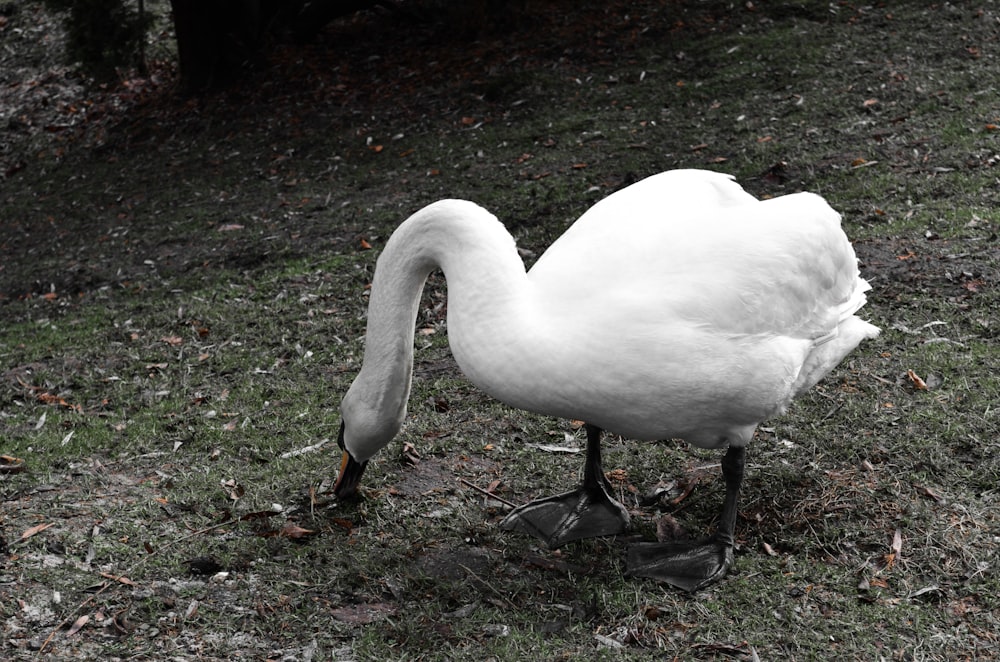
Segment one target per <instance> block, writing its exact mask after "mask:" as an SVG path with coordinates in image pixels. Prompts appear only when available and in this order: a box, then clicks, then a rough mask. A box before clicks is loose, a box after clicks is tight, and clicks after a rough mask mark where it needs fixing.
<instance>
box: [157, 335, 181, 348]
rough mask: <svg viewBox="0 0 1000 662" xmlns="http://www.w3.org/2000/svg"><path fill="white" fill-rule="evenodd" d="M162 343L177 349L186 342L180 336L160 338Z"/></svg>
mask: <svg viewBox="0 0 1000 662" xmlns="http://www.w3.org/2000/svg"><path fill="white" fill-rule="evenodd" d="M160 342H165V343H167V344H168V345H170V346H171V347H176V346H177V345H180V344H181V343H182V342H184V339H183V338H181V337H180V336H163V337H162V338H160Z"/></svg>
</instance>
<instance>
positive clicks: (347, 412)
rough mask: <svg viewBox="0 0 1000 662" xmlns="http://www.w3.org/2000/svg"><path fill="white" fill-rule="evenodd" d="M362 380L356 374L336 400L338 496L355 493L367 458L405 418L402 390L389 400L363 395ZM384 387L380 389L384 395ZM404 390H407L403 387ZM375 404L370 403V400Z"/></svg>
mask: <svg viewBox="0 0 1000 662" xmlns="http://www.w3.org/2000/svg"><path fill="white" fill-rule="evenodd" d="M365 385H366V382H365V381H364V380H363V379H361V378H360V377H359V379H357V380H355V383H354V384H352V385H351V388H350V389H348V391H347V394H346V395H345V396H344V400H343V401H342V402H341V403H340V431H339V432H338V433H337V445H338V446H340V449H341V451H342V452H343V453H342V456H341V460H340V473H339V475H338V476H337V482H336V483H335V484H334V486H333V493H334V494H335V495H336V496H337V498H340V499H350V498H353V497H355V496H356V495H357V491H358V486H359V485H360V483H361V476H362V474H363V473H364V471H365V467H366V466H368V460H369V459H371V457H372V456H373V455H375V454H376V453H378V452H379V451H380V450H382V449H383V448H384V447H385V446H387V445H388V444H389V442H390V441H392V439H393V437H395V436H396V433H397V432H399V429H400V428H401V427H402V426H403V420H404V419H405V418H406V393H402V394H400V395H401V397H399V396H398V397H397V398H396V399H394V400H393V401H392V402H391V403H386V402H385V400H384V399H381V398H378V397H374V394H369V395H366V391H367V389H366V387H365ZM387 390H388V391H391V389H385V390H382V391H381V392H382V393H383V394H385V392H386V391H387ZM405 391H406V392H408V391H409V389H408V388H407V389H405ZM373 402H374V403H376V405H375V406H372V403H373Z"/></svg>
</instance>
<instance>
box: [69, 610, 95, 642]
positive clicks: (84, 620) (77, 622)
mask: <svg viewBox="0 0 1000 662" xmlns="http://www.w3.org/2000/svg"><path fill="white" fill-rule="evenodd" d="M89 621H90V616H87V615H86V614H84V615H83V616H81V617H80V618H78V619H76V620H75V621H73V626H72V627H70V629H69V632H67V633H66V636H67V637H72V636H73V635H74V634H76V633H77V632H79V631H80V628H82V627H83V626H84V625H86V624H87V623H88V622H89Z"/></svg>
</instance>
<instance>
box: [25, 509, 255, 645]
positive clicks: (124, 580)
mask: <svg viewBox="0 0 1000 662" xmlns="http://www.w3.org/2000/svg"><path fill="white" fill-rule="evenodd" d="M239 521H240V520H238V519H235V520H226V521H225V522H219V523H218V524H213V525H212V526H209V527H207V528H204V529H199V530H198V531H194V532H192V533H189V534H187V535H186V536H181V537H180V538H177V539H176V540H172V541H170V542H168V543H167V544H166V545H164V546H163V547H160V548H159V549H154V550H153V551H149V550H148V549H147V553H146V555H145V556H143V557H142V558H141V559H139V560H138V561H136V562H135V563H133V564H132V565H131V566H129V567H128V568H126V569H125V572H123V573H121V574H120V575H117V576H116V575H114V574H111V573H107V572H102V573H100V574H101V576H102V577H105V578H107V579H110V580H111V581H109V582H106V583H105V584H104V586H102V587H101V588H99V589H97V591H95V592H94V594H93V595H91V596H90V597H88V598H87V599H86V600H84V601H83V602H81V603H80V604H78V605H77V606H76V607H74V608H73V610H72V611H71V612H69V615H68V616H67V617H66V618H65V619H63V620H62V621H61V622H60V623H59V625H57V626H55V627H54V628H53V629H52V632H50V633H49V636H48V637H46V638H45V641H43V642H42V645H41V646H39V648H38V653H36V654H35V657H36V658H39V659H40V658H41V657H42V654H43V653H44V652H45V649H46V648H48V646H49V644H50V643H52V638H53V637H55V636H56V632H58V631H59V630H61V629H62V628H63V627H65V626H66V624H68V623H69V622H70V621H71V620H72V619H73V617H74V616H76V614H77V612H79V611H80V610H81V609H83V608H84V607H86V606H87V605H89V604H90V603H91V602H93V601H94V600H95V599H96V598H97V596H99V595H100V594H101V593H104V591H105V590H107V589H108V587H110V586H114V585H115V584H118V583H121V584H131V583H132V582H131V580H130V579H128V575H130V574H132V573H133V572H134V571H135V569H136V568H138V567H139V566H141V565H142V564H143V563H145V562H146V560H147V559H149V558H150V557H153V556H156V555H157V554H158V553H160V552H161V551H163V550H165V549H170V548H171V547H173V546H174V545H177V544H178V543H181V542H184V541H185V540H188V539H189V538H194V537H195V536H200V535H202V534H204V533H208V532H209V531H214V530H215V529H220V528H222V527H224V526H229V525H230V524H235V523H237V522H239Z"/></svg>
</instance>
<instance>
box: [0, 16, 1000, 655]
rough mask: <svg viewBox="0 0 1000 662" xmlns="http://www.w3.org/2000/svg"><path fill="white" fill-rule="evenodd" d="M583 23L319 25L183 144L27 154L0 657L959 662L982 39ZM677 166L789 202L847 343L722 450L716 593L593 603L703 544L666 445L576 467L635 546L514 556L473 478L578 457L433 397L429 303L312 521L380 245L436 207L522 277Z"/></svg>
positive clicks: (987, 21) (9, 291) (938, 28)
mask: <svg viewBox="0 0 1000 662" xmlns="http://www.w3.org/2000/svg"><path fill="white" fill-rule="evenodd" d="M28 4H30V3H28ZM593 5H594V6H590V5H589V4H588V3H584V5H583V6H581V7H578V8H575V9H574V10H572V11H569V10H566V9H565V8H562V9H560V4H559V3H557V2H552V3H540V5H539V6H538V7H536V8H535V9H533V10H526V11H529V12H534V13H531V14H529V16H528V17H527V19H526V20H525V21H523V22H521V23H517V26H518V27H516V28H514V29H513V32H511V33H509V34H506V33H505V34H493V33H490V32H489V31H486V32H484V33H483V34H481V35H479V36H478V37H477V38H476V40H475V41H473V42H471V43H470V42H461V43H459V42H456V41H453V40H452V38H451V37H449V30H448V26H446V25H438V24H435V23H433V22H426V23H424V22H417V23H416V24H412V22H405V24H404V23H401V22H400V21H401V19H399V18H394V17H382V18H381V19H379V20H374V19H371V18H367V19H365V18H357V19H352V20H350V21H344V22H343V23H341V24H338V25H337V26H335V27H334V28H332V29H331V32H330V33H329V35H328V36H327V37H325V39H327V40H329V43H333V44H336V45H337V49H336V55H331V53H330V52H327V51H324V50H323V49H322V48H321V47H320V46H317V45H314V46H311V47H309V50H307V51H306V52H307V53H308V55H309V57H308V58H302V57H301V56H296V57H298V59H299V64H298V65H296V66H291V65H289V64H288V53H287V52H285V51H283V50H282V51H280V52H279V53H278V54H276V56H275V62H274V66H273V70H270V71H268V72H264V73H261V74H260V75H259V76H258V78H257V79H255V80H254V82H253V84H252V85H249V84H248V85H247V86H246V87H243V88H239V89H236V90H233V91H231V92H230V93H229V94H228V95H224V96H219V97H214V98H210V99H205V100H202V101H201V102H199V104H198V105H197V112H196V113H192V112H183V110H184V108H188V110H190V108H191V107H190V106H187V107H183V108H182V106H181V104H180V103H179V102H178V101H177V100H175V99H173V98H172V97H171V96H170V94H169V93H167V92H165V91H161V92H153V93H151V94H158V95H160V96H154V97H152V101H153V103H149V104H147V105H143V106H141V107H134V108H132V110H131V114H126V115H125V116H122V117H121V118H120V119H119V120H118V121H117V122H108V121H105V122H104V123H102V124H98V125H97V126H95V127H94V128H93V129H92V130H91V132H89V133H88V132H87V131H83V132H82V133H81V134H80V135H79V136H78V137H77V138H76V139H75V140H64V139H62V138H58V137H57V138H58V140H57V139H56V138H53V140H54V142H53V143H52V145H49V146H48V147H44V148H42V149H39V147H38V145H39V142H38V140H39V139H38V138H37V136H36V137H32V142H30V145H32V147H31V150H32V151H31V152H30V153H29V152H27V151H26V152H25V157H26V159H27V161H26V162H27V167H26V169H25V170H24V171H22V172H16V173H14V174H13V175H12V176H11V177H9V178H8V179H7V180H5V181H4V189H3V190H2V191H0V198H2V199H3V205H4V211H3V214H2V218H0V232H2V235H0V238H2V243H3V246H4V249H5V254H7V255H8V256H9V257H8V258H7V259H6V260H5V262H4V264H3V265H2V268H0V293H2V295H3V298H2V299H0V321H2V324H0V357H2V359H3V361H2V365H0V369H2V371H3V372H2V377H3V378H2V380H0V433H2V435H3V440H4V441H3V444H2V447H0V453H2V454H4V455H7V456H11V457H16V458H20V459H21V460H23V462H24V466H25V467H26V468H27V471H23V472H12V473H3V474H0V502H2V503H3V508H2V511H0V540H2V541H3V542H4V543H5V547H0V552H3V551H4V550H6V553H5V554H3V555H2V556H0V616H2V619H0V622H2V623H3V635H4V636H3V637H2V643H0V651H2V653H3V655H4V656H6V657H12V658H14V659H32V658H33V657H41V658H44V659H72V658H74V657H75V658H79V659H91V658H93V659H116V658H117V659H125V658H136V657H138V658H148V659H166V658H174V659H220V660H221V659H227V660H228V659H275V660H282V659H289V660H291V659H301V660H307V659H313V660H321V659H322V660H328V659H329V660H390V659H391V660H404V659H405V660H410V659H464V658H476V659H498V660H508V659H546V660H548V659H552V660H559V659H565V660H570V659H574V660H575V659H595V660H601V659H618V658H620V657H622V656H623V655H624V656H628V658H629V659H650V660H652V659H664V658H667V659H670V658H672V657H677V658H679V659H733V658H736V659H748V660H749V659H754V657H755V656H757V657H758V658H759V659H787V660H813V659H829V658H830V657H831V656H834V655H836V656H839V657H843V658H845V659H873V660H874V659H886V660H889V659H933V660H944V659H984V658H985V657H987V656H988V655H989V654H990V651H992V649H993V648H994V647H995V646H996V645H997V634H996V633H997V632H998V631H1000V623H998V620H1000V603H998V599H997V597H996V596H997V595H998V594H1000V590H998V589H1000V586H998V580H997V572H996V567H995V565H996V558H997V554H998V551H1000V548H998V541H997V537H996V535H997V534H996V532H997V531H998V530H1000V522H998V516H997V512H998V509H997V505H998V503H997V502H998V499H1000V495H998V492H997V485H998V484H1000V460H998V459H997V457H998V453H997V450H998V442H997V437H998V435H997V433H998V423H997V418H996V409H995V403H996V402H997V401H998V400H1000V393H998V390H1000V387H998V385H997V380H996V378H995V375H994V370H995V366H996V364H997V351H996V338H997V328H998V326H1000V318H998V316H997V313H996V312H995V311H996V310H997V309H998V306H1000V301H998V300H997V290H996V285H997V282H998V267H997V264H998V249H997V239H996V237H997V229H998V224H1000V216H998V212H997V210H998V209H1000V187H998V184H997V176H998V172H1000V171H998V170H997V168H1000V160H998V159H1000V157H998V156H997V154H998V152H1000V144H998V142H997V136H998V135H1000V134H998V133H997V131H996V129H995V126H996V125H997V124H1000V115H998V113H1000V110H998V109H997V108H996V106H995V104H991V103H990V102H991V100H992V99H994V98H995V96H996V90H997V88H998V85H1000V77H998V73H997V72H998V71H1000V69H998V67H997V66H996V65H997V57H998V48H1000V45H998V39H1000V35H998V32H1000V23H998V16H997V13H996V11H995V8H993V7H992V6H991V5H989V4H988V3H987V4H986V5H983V6H980V5H973V4H969V3H952V4H946V5H940V6H933V7H931V6H928V7H917V6H914V5H913V4H912V3H901V2H900V3H886V5H885V6H883V5H880V6H878V7H856V6H852V5H844V4H838V3H834V4H832V5H831V3H827V2H796V3H790V2H770V1H762V2H755V3H753V4H752V5H744V4H742V3H740V5H739V6H738V7H729V6H728V3H688V2H680V3H666V4H660V3H652V2H651V3H630V5H629V10H628V11H627V12H626V11H624V9H622V7H619V6H618V5H615V4H614V3H612V4H611V5H607V3H593ZM724 5H725V6H724ZM626 14H627V17H626ZM11 20H12V21H17V20H21V19H19V18H17V17H16V16H15V17H12V18H11ZM8 29H9V28H8ZM373 52H378V54H379V56H380V57H379V58H372V57H370V56H371V55H372V53H373ZM286 78H290V79H291V80H292V82H287V81H285V79H286ZM283 81H285V82H283ZM990 127H994V128H990ZM25 149H27V148H25ZM673 167H709V168H712V169H717V170H725V171H728V172H732V173H734V174H736V175H737V176H738V177H739V179H740V181H741V182H742V183H744V185H745V186H746V187H747V189H748V190H750V191H751V192H753V193H754V194H756V195H760V196H773V195H782V194H784V193H788V192H792V191H796V190H801V189H808V190H813V191H817V192H819V193H821V194H823V195H824V196H826V197H827V198H828V199H829V200H830V202H831V204H833V205H834V207H836V208H837V209H839V210H840V211H841V212H842V213H843V214H844V225H845V229H846V230H847V232H848V234H849V236H851V237H852V239H854V240H855V241H856V247H857V251H858V254H859V257H860V258H861V261H862V270H863V272H864V274H865V276H866V277H868V278H869V280H870V281H871V283H872V285H873V291H872V292H871V294H870V301H869V305H868V306H867V307H866V308H865V309H864V313H865V316H866V317H867V318H868V319H870V320H871V321H872V322H873V323H875V324H877V325H878V326H880V327H881V328H882V329H883V334H882V336H880V337H879V338H878V339H877V340H875V341H871V342H868V343H866V344H865V345H864V346H862V347H861V348H860V349H859V350H858V351H857V352H856V353H855V354H854V355H852V356H851V357H849V359H848V360H847V361H845V362H844V364H843V365H842V366H840V367H839V368H838V369H837V370H836V371H835V372H834V373H833V374H832V375H830V377H829V378H828V379H827V380H825V381H824V382H823V383H822V384H820V385H819V386H818V387H817V388H816V389H815V390H814V391H813V392H811V393H810V394H808V395H807V396H806V397H803V398H802V399H801V400H800V401H799V402H798V403H797V404H796V405H795V406H794V407H793V408H792V409H791V411H789V412H788V413H787V414H786V415H784V416H782V417H779V418H776V419H774V420H771V421H767V422H766V423H765V424H764V426H763V427H762V428H761V429H760V431H759V432H758V435H757V439H756V440H755V441H754V443H753V445H752V446H751V449H750V454H749V456H748V458H749V460H748V461H749V470H748V478H747V481H746V483H745V491H744V497H743V501H742V504H741V508H740V518H739V521H738V524H737V537H738V543H739V551H738V553H737V559H736V566H735V568H734V570H733V572H732V573H731V574H730V575H729V576H728V577H727V578H726V579H725V580H724V581H722V582H721V583H719V584H717V585H715V586H713V587H711V588H710V589H708V590H705V591H702V592H700V593H698V594H697V595H694V596H688V595H684V594H681V593H679V592H676V591H673V590H670V589H667V588H665V587H661V586H657V585H655V584H653V583H650V582H645V581H636V580H632V579H627V578H625V577H623V563H624V553H625V547H626V545H627V543H628V542H629V541H630V540H633V539H636V538H646V539H651V538H653V537H654V536H655V534H656V527H657V524H658V522H659V521H660V520H661V518H663V517H664V516H670V517H671V518H673V519H675V520H676V521H677V522H678V523H679V524H680V525H682V526H684V527H685V528H687V529H688V530H689V531H690V532H692V533H693V534H697V533H701V532H705V531H708V530H710V529H711V527H712V526H713V523H714V518H715V517H716V516H717V514H718V509H719V505H720V502H721V498H722V492H723V487H722V484H721V480H719V475H718V474H719V470H718V466H717V464H718V461H719V455H718V454H717V453H713V452H707V451H701V450H697V449H690V448H688V447H687V446H686V445H685V444H683V443H680V442H661V443H657V444H648V443H635V442H632V441H629V440H623V439H615V438H611V439H608V440H607V442H606V444H605V447H606V464H607V467H608V468H609V469H614V470H618V471H616V472H615V473H614V474H613V476H614V479H615V480H614V485H615V488H616V489H617V490H619V493H620V497H621V498H622V500H623V502H624V503H626V504H627V505H628V507H629V508H630V510H631V511H632V515H633V521H634V526H633V530H632V531H631V532H630V533H629V534H628V535H626V536H623V537H622V538H621V539H614V540H611V539H609V540H593V541H585V542H581V543H575V544H571V545H568V546H567V547H566V548H564V549H561V550H558V551H550V550H547V549H540V548H538V546H537V545H536V544H535V542H534V541H533V540H529V539H525V538H523V537H521V536H517V535H514V534H508V533H504V532H502V531H500V530H499V528H498V526H497V524H498V522H499V521H500V519H501V518H502V516H503V514H504V513H505V512H506V506H504V505H503V504H502V503H501V502H500V501H498V500H495V499H491V498H487V497H484V496H483V494H482V493H480V492H479V491H477V490H476V489H474V487H479V488H482V489H486V488H489V487H493V489H494V492H495V494H496V495H497V496H498V497H500V498H502V499H505V500H507V501H510V502H514V503H521V502H523V501H526V500H527V499H530V498H533V497H536V496H541V495H546V494H550V493H553V492H556V491H561V490H565V489H569V488H570V487H572V486H573V485H574V483H575V481H576V480H577V476H578V474H579V471H580V469H581V465H582V457H581V455H580V454H557V453H548V452H544V451H542V450H539V449H538V448H537V447H535V446H536V445H537V444H545V443H549V444H558V445H564V444H572V443H575V444H577V445H582V432H581V431H579V430H577V429H574V427H573V426H572V425H571V423H570V422H567V421H561V420H555V419H549V418H544V417H539V416H534V415H528V414H525V413H523V412H520V411H516V410H512V409H510V408H507V407H505V406H503V405H500V404H498V403H496V402H495V401H493V400H491V399H490V398H488V397H487V396H485V395H484V394H482V393H480V392H479V391H477V390H476V389H475V388H474V387H472V386H471V385H470V384H469V383H468V382H466V381H465V380H464V379H463V378H462V377H461V374H460V373H459V372H458V370H457V367H456V366H455V364H454V362H453V361H452V360H451V358H450V354H449V352H448V348H447V329H446V326H445V311H446V303H447V290H446V284H445V282H444V280H443V278H441V277H440V276H435V277H432V279H431V281H430V282H429V284H428V288H427V290H426V292H425V295H424V301H423V304H422V307H421V311H420V316H419V319H418V328H419V329H420V330H421V332H420V333H418V335H417V353H416V364H415V377H416V379H415V382H414V390H413V394H412V397H411V402H410V417H409V419H408V421H407V423H406V425H405V426H404V429H403V432H402V434H401V435H400V437H399V439H398V440H397V441H396V442H395V443H394V444H393V445H392V446H391V447H390V448H389V449H387V450H386V451H385V452H384V453H382V454H381V455H380V456H378V457H377V458H376V459H375V460H373V461H372V463H371V466H370V467H369V469H368V471H367V473H366V490H365V495H366V498H365V499H364V500H363V501H361V502H360V503H356V504H341V503H338V502H336V501H335V500H333V499H331V498H330V497H329V495H328V494H326V492H327V490H328V489H329V487H330V485H331V484H332V480H333V478H334V477H335V475H336V470H337V461H338V455H339V453H338V452H337V449H336V444H335V443H334V439H335V435H336V431H337V426H338V425H339V416H338V413H337V407H338V404H339V400H340V397H341V395H342V394H343V392H344V391H345V390H346V388H347V386H348V385H349V384H350V381H351V379H352V378H353V376H354V375H355V374H356V372H357V370H358V369H359V367H360V361H361V355H362V350H363V334H364V314H365V307H366V301H367V295H366V286H367V285H368V283H369V282H370V280H371V275H372V270H373V268H374V261H375V257H376V255H377V252H378V248H379V247H380V246H381V245H382V244H383V243H384V241H385V239H386V238H387V237H388V235H389V233H390V232H391V230H392V228H393V227H395V225H396V224H397V223H398V222H399V221H401V220H402V219H403V218H404V217H405V216H406V215H407V214H409V213H410V212H412V211H414V210H415V209H417V208H419V207H420V206H421V205H423V204H425V203H427V202H430V201H432V200H435V199H438V198H441V197H446V196H448V197H465V198H470V199H474V200H476V201H478V202H480V203H482V204H484V205H485V206H486V207H488V208H490V209H492V210H494V211H495V212H496V213H497V214H498V216H499V217H500V218H501V219H502V220H503V221H504V222H505V223H507V224H508V227H509V228H510V229H511V231H512V233H513V234H514V235H515V237H516V238H517V239H518V242H519V245H520V246H521V247H522V248H523V249H524V250H525V258H526V260H527V261H528V262H530V261H532V260H533V258H534V257H535V256H537V255H539V254H541V252H542V251H543V250H544V248H545V247H546V246H547V245H548V244H549V243H550V242H551V241H552V240H553V239H554V238H555V237H557V236H558V235H559V234H560V233H561V232H562V231H563V230H564V229H565V227H566V226H567V225H568V224H569V223H571V222H572V220H573V219H574V218H575V217H576V216H577V215H578V214H579V213H581V212H582V211H583V210H584V209H586V208H587V207H588V206H589V205H590V204H592V203H593V202H594V201H596V200H597V199H600V198H601V197H603V196H605V195H607V194H608V193H610V192H612V191H614V190H615V189H617V188H618V187H619V186H621V185H622V184H624V183H627V182H629V181H631V180H632V179H635V178H639V177H642V176H645V175H647V174H651V173H653V172H656V171H659V170H663V169H667V168H673ZM366 245H370V246H372V247H374V249H375V250H367V249H366V248H365V246H366ZM46 295H48V296H46ZM921 384H924V385H926V387H927V388H926V390H924V389H922V388H920V385H921ZM657 486H659V487H660V488H662V489H663V490H664V494H665V496H664V497H662V498H660V499H659V500H657V501H655V503H653V504H652V505H648V506H643V505H640V497H642V496H644V495H646V494H648V493H650V492H651V491H652V490H653V488H655V487H657ZM672 501H673V502H672ZM44 525H48V526H47V527H46V528H35V527H40V526H44ZM26 533H30V534H31V535H27V536H26V537H22V536H23V535H24V534H26ZM82 616H86V617H87V618H88V620H87V621H86V623H83V622H82V621H80V620H78V619H80V617H82ZM74 623H76V624H77V625H79V626H80V627H79V628H78V631H74V630H71V629H70V626H71V625H72V624H74ZM50 635H51V640H50V641H49V643H48V644H47V645H46V648H45V649H44V652H42V653H39V652H38V651H39V649H40V648H41V647H42V645H43V644H44V643H45V642H46V640H47V639H49V637H50Z"/></svg>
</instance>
